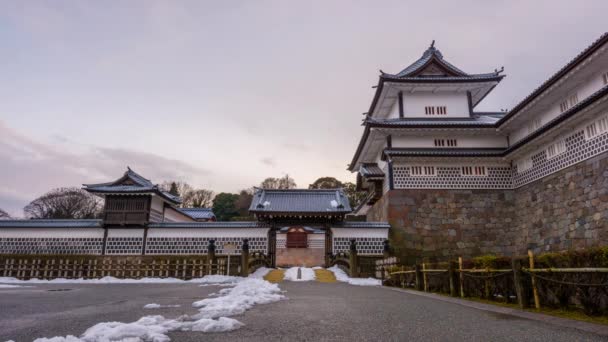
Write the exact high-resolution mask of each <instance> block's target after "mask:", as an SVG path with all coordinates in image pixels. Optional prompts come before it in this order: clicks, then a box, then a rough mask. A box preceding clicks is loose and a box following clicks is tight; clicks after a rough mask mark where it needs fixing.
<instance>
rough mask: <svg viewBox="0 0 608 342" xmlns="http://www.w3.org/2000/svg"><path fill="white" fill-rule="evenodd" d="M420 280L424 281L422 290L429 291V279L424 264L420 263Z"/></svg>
mask: <svg viewBox="0 0 608 342" xmlns="http://www.w3.org/2000/svg"><path fill="white" fill-rule="evenodd" d="M422 281H423V282H424V292H429V281H428V279H427V275H426V264H425V263H424V262H423V263H422Z"/></svg>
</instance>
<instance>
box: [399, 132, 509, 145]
mask: <svg viewBox="0 0 608 342" xmlns="http://www.w3.org/2000/svg"><path fill="white" fill-rule="evenodd" d="M435 139H443V140H446V142H447V140H448V139H456V141H457V148H489V147H496V148H506V147H507V139H506V137H503V136H500V135H497V134H494V135H491V134H483V135H482V134H480V135H462V134H460V135H459V134H453V133H448V132H445V131H441V132H437V133H434V132H433V131H429V132H427V134H425V135H424V136H414V135H408V136H399V135H393V136H392V143H393V147H397V148H399V147H404V148H405V147H407V148H434V147H435ZM443 148H449V146H444V147H443Z"/></svg>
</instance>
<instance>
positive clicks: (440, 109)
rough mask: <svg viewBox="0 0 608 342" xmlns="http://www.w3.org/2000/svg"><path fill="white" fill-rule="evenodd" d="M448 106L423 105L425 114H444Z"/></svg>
mask: <svg viewBox="0 0 608 342" xmlns="http://www.w3.org/2000/svg"><path fill="white" fill-rule="evenodd" d="M447 113H448V108H447V107H446V106H426V107H424V114H426V115H435V114H437V115H446V114H447Z"/></svg>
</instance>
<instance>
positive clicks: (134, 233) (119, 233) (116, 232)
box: [108, 228, 144, 238]
mask: <svg viewBox="0 0 608 342" xmlns="http://www.w3.org/2000/svg"><path fill="white" fill-rule="evenodd" d="M112 237H140V238H143V237H144V230H143V229H113V228H110V229H108V238H112Z"/></svg>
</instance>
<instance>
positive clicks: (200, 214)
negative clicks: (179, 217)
mask: <svg viewBox="0 0 608 342" xmlns="http://www.w3.org/2000/svg"><path fill="white" fill-rule="evenodd" d="M176 209H177V210H179V211H181V212H182V213H184V214H186V215H188V216H190V217H192V218H193V219H195V220H196V219H208V220H210V219H212V218H214V217H215V214H214V213H213V210H212V209H211V208H176Z"/></svg>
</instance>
